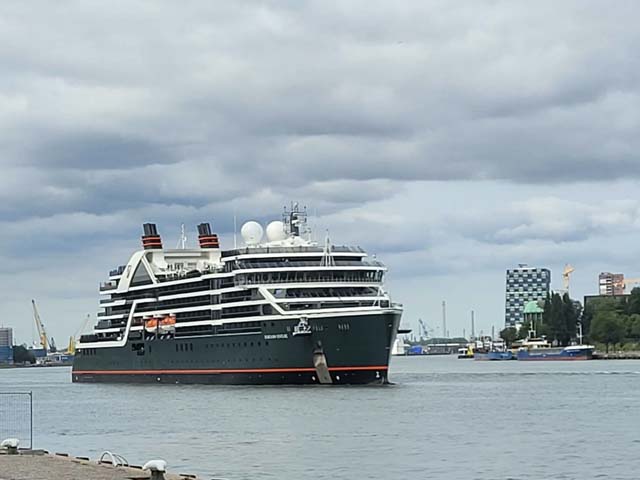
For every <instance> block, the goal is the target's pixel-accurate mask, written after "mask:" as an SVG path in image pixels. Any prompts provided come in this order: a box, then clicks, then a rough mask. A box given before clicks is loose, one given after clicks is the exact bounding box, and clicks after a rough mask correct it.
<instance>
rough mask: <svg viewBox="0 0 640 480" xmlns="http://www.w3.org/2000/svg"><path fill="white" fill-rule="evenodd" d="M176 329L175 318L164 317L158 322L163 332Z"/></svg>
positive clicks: (172, 316) (171, 316)
mask: <svg viewBox="0 0 640 480" xmlns="http://www.w3.org/2000/svg"><path fill="white" fill-rule="evenodd" d="M175 328H176V316H175V315H166V316H165V317H164V318H163V319H162V320H160V330H161V331H163V332H171V331H173V330H175Z"/></svg>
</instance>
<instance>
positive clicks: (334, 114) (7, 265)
mask: <svg viewBox="0 0 640 480" xmlns="http://www.w3.org/2000/svg"><path fill="white" fill-rule="evenodd" d="M639 16H640V4H638V3H637V2H630V1H620V2H615V4H610V5H609V4H607V5H605V4H603V3H602V2H595V1H565V2H561V3H558V2H551V1H539V2H535V3H531V2H502V1H488V0H487V1H477V0H474V1H461V2H455V3H451V2H444V1H426V2H415V1H408V2H403V1H400V2H394V3H393V4H389V3H388V2H370V1H369V2H364V1H358V2H355V1H354V2H349V1H348V2H305V3H299V2H251V1H249V2H242V3H233V2H232V3H229V2H216V1H207V2H198V1H193V2H187V3H186V4H185V3H182V4H180V5H178V4H175V3H171V2H139V3H136V4H131V3H125V2H110V3H108V4H106V3H105V4H100V3H95V2H85V1H76V2H65V3H51V4H42V3H35V2H30V1H25V2H19V3H5V4H2V5H0V18H1V19H2V20H1V22H2V28H0V68H1V69H2V72H3V74H2V76H0V132H2V133H1V134H0V146H1V149H0V152H1V154H0V167H1V168H2V178H3V179H4V182H3V188H2V189H0V231H1V232H2V234H1V235H0V262H2V268H1V269H0V287H1V289H0V291H1V292H2V293H1V294H0V308H1V314H2V317H1V318H2V320H0V323H2V324H3V325H5V326H12V327H13V328H14V334H15V337H16V339H17V340H19V341H20V342H31V340H32V331H33V330H34V327H33V319H32V314H31V298H35V299H36V301H37V302H38V305H39V307H40V312H41V316H42V318H43V321H44V322H45V325H46V327H47V329H48V330H49V332H50V334H51V335H53V336H54V337H55V338H56V341H57V343H58V345H60V346H62V345H66V342H67V341H68V337H69V335H71V334H73V333H74V332H75V331H76V330H77V329H78V328H79V327H80V325H81V324H82V322H83V320H84V317H85V316H86V314H87V313H90V314H92V315H93V316H95V313H96V312H97V310H98V298H99V297H98V285H99V283H100V282H101V281H104V280H105V279H106V277H107V275H108V272H109V270H110V269H112V268H115V267H116V266H118V265H121V264H123V263H126V261H127V260H128V257H129V255H130V254H131V253H132V251H133V250H134V249H136V248H138V247H139V245H140V244H139V237H140V234H141V224H142V223H143V222H147V221H148V222H155V223H157V224H158V227H159V230H160V233H161V234H162V236H163V237H164V239H165V245H167V246H174V245H175V244H176V243H177V239H178V235H179V232H180V224H181V223H184V224H185V225H186V228H187V230H188V235H189V237H190V240H191V242H192V244H193V241H194V239H195V226H196V224H197V223H199V222H201V221H211V222H212V223H213V226H214V230H216V231H217V232H218V233H219V234H220V235H221V240H222V243H223V246H224V247H227V248H229V247H231V246H232V245H233V215H234V212H235V213H236V215H237V218H238V223H239V224H241V223H242V222H244V221H247V220H258V221H262V222H266V221H268V220H271V219H277V218H279V216H280V213H281V209H282V206H283V205H288V204H289V203H290V202H291V201H299V202H300V203H302V204H305V205H307V206H308V207H309V211H310V213H311V214H312V218H311V223H312V225H313V226H315V227H316V231H317V233H318V236H319V237H320V238H321V237H323V236H324V232H325V230H327V229H328V230H329V232H330V235H331V239H332V240H333V242H334V243H336V244H343V243H352V244H359V245H361V246H363V247H364V248H366V249H367V250H368V251H369V252H371V253H375V254H376V255H377V256H378V258H379V259H380V260H382V261H383V262H385V263H386V264H387V265H388V266H389V268H390V272H389V278H388V288H389V290H390V292H391V294H392V296H393V298H394V300H396V301H399V302H402V303H403V304H404V305H405V315H404V320H403V325H405V326H408V327H410V328H413V329H415V330H416V331H417V319H418V318H422V319H423V320H424V321H425V322H426V323H427V324H429V326H430V327H432V328H434V329H437V328H438V327H439V326H440V325H441V302H442V300H446V301H447V308H448V318H447V324H448V328H449V330H450V332H451V334H452V335H459V334H462V331H463V329H466V331H467V333H469V331H470V325H471V322H470V315H471V313H470V312H471V310H472V309H473V310H475V312H476V331H477V332H480V331H481V330H483V331H484V332H485V333H487V332H490V330H491V327H492V326H495V327H496V329H497V330H499V329H500V328H502V326H503V324H504V301H505V299H504V293H505V288H504V287H505V272H506V270H507V269H508V268H511V267H514V266H516V265H517V264H519V263H527V264H529V265H532V266H538V267H546V268H549V269H551V271H552V281H551V286H552V288H553V289H560V288H561V287H562V276H561V275H562V269H563V267H564V265H565V263H571V264H572V265H573V266H574V267H575V268H576V271H575V272H574V274H573V275H572V277H571V292H572V296H573V297H574V298H577V299H582V296H583V295H585V294H595V293H597V292H598V285H597V281H598V274H599V273H600V272H601V271H610V272H616V273H617V272H622V273H624V274H625V275H627V276H628V277H640V265H638V264H637V261H636V259H637V258H638V245H640V195H638V192H639V191H640V188H639V187H640V161H639V159H638V151H640V149H639V147H640V135H638V132H639V131H640V81H639V80H640V66H639V62H640V58H639V57H638V55H637V45H638V44H640V30H638V28H637V26H636V25H635V23H636V22H635V19H636V18H638V17H639ZM436 331H437V330H436Z"/></svg>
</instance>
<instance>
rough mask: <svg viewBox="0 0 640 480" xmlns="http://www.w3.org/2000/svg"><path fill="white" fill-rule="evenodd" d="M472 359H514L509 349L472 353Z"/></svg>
mask: <svg viewBox="0 0 640 480" xmlns="http://www.w3.org/2000/svg"><path fill="white" fill-rule="evenodd" d="M473 359H474V360H515V359H516V357H515V355H514V354H513V353H512V352H510V351H509V350H507V351H504V352H499V351H496V350H494V351H492V352H476V353H475V354H474V355H473Z"/></svg>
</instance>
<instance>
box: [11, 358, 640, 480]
mask: <svg viewBox="0 0 640 480" xmlns="http://www.w3.org/2000/svg"><path fill="white" fill-rule="evenodd" d="M391 379H392V381H394V382H395V385H393V386H388V387H313V386H308V387H228V386H184V385H180V386H179V385H91V384H72V383H71V381H70V369H69V368H66V367H58V368H33V369H11V370H0V391H12V390H13V391H15V390H22V391H24V390H30V391H33V399H34V400H33V402H34V403H33V406H34V446H35V447H38V448H45V449H47V450H50V451H56V452H68V453H70V454H73V455H84V456H90V457H91V458H96V457H97V456H98V455H99V454H100V452H102V451H104V450H111V451H113V452H116V453H119V454H122V455H123V456H125V457H126V458H127V459H128V460H129V462H131V463H138V464H140V463H142V462H144V461H146V460H149V459H151V458H163V459H165V460H167V462H168V464H169V467H170V469H171V471H173V472H182V473H196V474H198V475H200V476H201V477H202V478H205V479H209V478H228V479H245V478H246V479H279V480H282V479H285V480H286V479H291V480H293V479H295V480H298V479H301V478H313V479H318V480H321V479H367V478H376V479H409V478H411V479H430V478H433V479H449V478H451V479H460V478H462V479H480V480H496V479H549V478H553V479H589V478H614V479H637V478H639V477H640V361H592V362H542V363H537V362H474V361H473V360H458V359H456V358H455V357H452V356H446V357H397V358H394V359H393V361H392V367H391Z"/></svg>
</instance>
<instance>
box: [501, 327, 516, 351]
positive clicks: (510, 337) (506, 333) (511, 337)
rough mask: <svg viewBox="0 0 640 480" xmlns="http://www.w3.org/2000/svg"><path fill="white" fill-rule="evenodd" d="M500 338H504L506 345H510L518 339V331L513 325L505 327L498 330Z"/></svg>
mask: <svg viewBox="0 0 640 480" xmlns="http://www.w3.org/2000/svg"><path fill="white" fill-rule="evenodd" d="M500 338H501V339H503V340H504V343H506V344H507V347H510V346H511V344H512V343H513V342H515V341H516V340H517V339H518V331H517V330H516V328H515V327H507V328H505V329H503V330H502V331H500Z"/></svg>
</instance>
